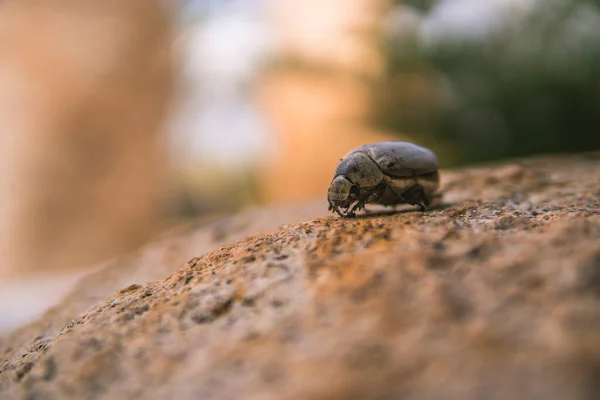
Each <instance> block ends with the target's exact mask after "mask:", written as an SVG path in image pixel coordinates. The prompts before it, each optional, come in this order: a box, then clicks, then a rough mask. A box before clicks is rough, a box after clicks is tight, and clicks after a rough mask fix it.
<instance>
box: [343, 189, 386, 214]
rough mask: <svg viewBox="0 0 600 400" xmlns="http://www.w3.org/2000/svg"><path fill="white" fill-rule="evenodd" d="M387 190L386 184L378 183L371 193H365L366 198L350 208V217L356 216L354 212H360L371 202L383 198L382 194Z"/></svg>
mask: <svg viewBox="0 0 600 400" xmlns="http://www.w3.org/2000/svg"><path fill="white" fill-rule="evenodd" d="M386 188H387V183H385V182H384V181H381V183H379V185H377V186H376V187H375V190H373V191H372V192H370V193H369V192H367V193H365V195H367V196H366V198H365V199H360V200H359V201H358V202H357V203H356V204H355V205H354V207H352V210H351V211H350V214H351V215H352V216H354V215H355V214H356V211H360V210H362V209H363V208H364V207H365V205H366V204H368V203H370V202H372V201H377V200H379V198H380V197H381V196H383V193H385V189H386Z"/></svg>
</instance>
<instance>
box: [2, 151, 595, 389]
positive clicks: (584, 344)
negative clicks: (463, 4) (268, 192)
mask: <svg viewBox="0 0 600 400" xmlns="http://www.w3.org/2000/svg"><path fill="white" fill-rule="evenodd" d="M442 180H443V190H444V203H443V204H441V205H440V206H439V207H437V208H434V209H432V210H429V211H427V212H424V213H421V212H417V211H412V210H411V209H407V210H405V211H404V212H399V213H395V214H387V213H381V214H373V215H366V216H361V217H360V218H357V219H339V218H334V217H331V216H327V217H320V218H317V219H312V220H309V221H308V222H302V223H295V224H293V225H289V226H284V227H281V228H280V229H275V230H273V229H272V228H273V227H276V226H277V225H278V224H280V223H284V222H285V223H290V222H292V221H294V220H296V221H302V220H305V218H307V217H308V218H313V216H312V214H323V211H324V210H325V209H326V207H325V206H324V205H322V204H318V205H311V206H307V207H306V208H304V209H302V210H300V211H296V212H294V211H288V212H285V213H283V214H280V215H279V216H278V215H277V214H275V213H269V212H268V210H262V211H257V212H256V213H255V214H253V213H252V212H251V213H247V214H245V215H242V216H238V217H233V218H231V219H226V220H223V221H216V222H207V223H205V224H203V225H202V226H200V227H197V228H191V229H190V230H188V231H187V232H180V233H178V234H177V235H172V236H171V237H168V238H165V239H164V240H163V241H162V242H159V243H156V244H154V245H152V246H149V247H148V248H146V249H145V250H144V251H142V252H141V253H139V254H137V255H133V256H131V257H130V258H129V259H121V260H117V261H115V262H113V263H112V264H110V265H107V266H106V267H105V268H104V269H103V270H101V271H100V272H98V273H96V274H94V275H93V276H90V277H88V278H87V279H86V280H84V281H82V282H81V284H80V287H79V289H78V290H76V291H75V292H73V293H72V294H71V296H70V297H69V298H67V299H66V300H65V302H64V303H63V304H62V305H61V306H60V307H57V308H55V309H54V310H52V311H50V312H49V313H47V314H46V315H45V316H44V317H43V318H42V319H40V320H39V321H37V322H35V323H33V324H31V325H29V326H27V327H23V328H21V329H19V330H17V331H15V332H12V333H9V334H7V335H5V336H4V337H1V338H0V398H11V399H12V398H14V399H25V398H27V399H65V398H88V399H128V398H144V399H164V398H177V399H197V398H202V399H238V398H243V399H306V398H311V399H354V398H360V399H438V398H444V399H480V398H485V399H507V398H513V399H529V398H545V399H567V398H568V399H582V400H584V399H595V398H598V395H599V393H600V383H599V382H600V154H587V155H583V156H572V157H571V156H563V157H554V158H540V159H531V160H524V161H518V162H513V163H511V164H504V165H493V166H486V167H479V168H471V169H465V170H460V171H445V172H444V174H443V178H442ZM321 207H323V208H321ZM321 210H323V211H321ZM240 221H246V222H245V224H246V227H244V223H241V222H240ZM236 224H237V225H236ZM269 229H271V231H270V232H269V233H266V234H258V233H259V232H261V231H265V230H269ZM248 234H250V235H254V236H252V237H250V238H247V239H243V237H244V236H245V235H248ZM235 240H238V241H235ZM234 241H235V242H234ZM220 243H230V244H226V245H224V246H222V247H218V245H219V244H220ZM211 246H214V247H211ZM217 247H218V248H217ZM211 249H212V251H210V252H208V253H206V254H203V253H205V252H206V251H209V250H211ZM190 253H193V255H196V256H197V257H194V258H192V259H191V260H190V261H189V262H188V263H187V264H186V265H185V266H183V267H182V268H180V269H178V270H175V269H176V268H177V266H179V265H180V262H181V261H182V257H184V256H186V255H189V254H190ZM172 271H174V272H172ZM163 277H164V279H160V278H163ZM152 279H160V280H156V281H152V282H149V283H144V282H147V281H148V280H152ZM134 283H135V284H134ZM127 285H129V286H127ZM119 289H120V291H119ZM111 293H112V294H111ZM84 309H85V311H84Z"/></svg>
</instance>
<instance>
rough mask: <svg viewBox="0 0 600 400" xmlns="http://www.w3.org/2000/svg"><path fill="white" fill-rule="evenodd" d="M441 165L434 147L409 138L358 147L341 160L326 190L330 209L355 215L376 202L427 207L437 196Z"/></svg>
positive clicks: (347, 215) (341, 214)
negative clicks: (366, 205)
mask: <svg viewBox="0 0 600 400" xmlns="http://www.w3.org/2000/svg"><path fill="white" fill-rule="evenodd" d="M438 168H439V161H438V158H437V157H436V155H435V154H434V153H433V152H432V151H431V150H429V149H426V148H424V147H421V146H418V145H416V144H413V143H410V142H402V141H389V142H379V143H371V144H365V145H363V146H360V147H357V148H356V149H354V150H352V151H350V152H349V153H348V154H346V155H345V156H344V157H343V158H342V159H341V160H340V163H339V164H338V167H337V169H336V171H335V176H334V178H333V180H332V181H331V185H330V186H329V191H328V193H327V200H328V202H329V210H330V211H333V212H335V213H337V214H338V215H339V216H340V217H354V216H356V211H359V210H361V209H363V208H364V207H365V204H368V203H375V204H381V205H384V206H394V207H395V206H396V205H398V204H411V205H418V206H419V207H420V209H421V211H425V209H426V208H427V207H428V206H429V205H430V204H431V202H432V200H433V199H434V198H435V197H437V195H436V192H437V190H438V188H439V183H440V175H439V172H438ZM340 209H345V210H344V211H340Z"/></svg>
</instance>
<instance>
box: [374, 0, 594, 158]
mask: <svg viewBox="0 0 600 400" xmlns="http://www.w3.org/2000/svg"><path fill="white" fill-rule="evenodd" d="M401 3H402V4H403V6H405V7H406V6H407V3H412V6H411V9H412V10H413V12H416V13H417V14H418V13H421V16H422V17H426V16H427V13H429V12H431V9H432V6H433V5H434V4H435V1H413V2H410V1H403V2H401ZM537 5H538V6H537V7H536V8H535V9H534V10H533V11H532V12H528V13H527V14H524V15H519V16H516V17H515V18H514V19H508V21H507V22H506V23H505V24H503V25H502V26H501V27H500V28H499V29H497V30H495V31H494V32H493V34H490V35H487V36H485V37H484V38H477V39H472V38H471V39H466V40H465V39H463V40H459V39H457V38H453V37H448V38H444V39H442V40H437V41H435V42H434V43H425V41H424V39H423V36H422V35H420V34H419V32H418V29H417V30H416V33H414V34H408V35H407V34H403V35H396V36H392V37H387V39H386V41H385V47H384V49H385V50H384V51H385V55H386V59H387V63H388V68H387V75H386V77H385V78H384V79H383V81H382V82H379V83H378V85H376V87H375V108H374V115H375V119H376V123H377V124H378V125H380V126H382V127H384V128H387V129H392V130H395V131H398V132H403V133H408V134H410V135H413V136H415V137H417V138H419V139H420V140H422V141H423V142H424V143H433V147H434V148H438V149H439V148H442V149H443V148H446V149H451V152H452V156H451V157H448V160H450V162H449V163H454V164H460V163H465V162H473V161H483V160H490V159H496V158H504V157H515V156H525V155H531V154H536V153H550V152H577V151H586V150H591V149H599V148H600V4H599V1H598V0H545V1H538V2H537ZM409 6H410V5H409Z"/></svg>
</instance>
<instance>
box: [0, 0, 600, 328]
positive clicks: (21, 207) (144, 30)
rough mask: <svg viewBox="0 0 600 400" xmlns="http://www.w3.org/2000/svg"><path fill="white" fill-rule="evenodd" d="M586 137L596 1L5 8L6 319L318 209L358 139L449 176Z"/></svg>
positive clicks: (247, 1) (2, 302) (42, 4)
mask: <svg viewBox="0 0 600 400" xmlns="http://www.w3.org/2000/svg"><path fill="white" fill-rule="evenodd" d="M599 127H600V1H598V0H486V1H482V0H437V1H436V0H404V1H397V0H354V1H352V2H348V1H346V0H328V1H321V0H319V1H317V0H179V1H177V0H129V1H121V0H104V1H95V2H89V1H88V2H81V1H79V0H28V1H21V0H4V1H2V2H1V3H0V154H1V156H0V192H1V195H0V254H2V255H3V260H2V263H1V264H0V323H1V322H2V319H3V318H4V320H5V321H6V319H7V318H8V317H7V315H9V314H10V315H12V314H11V313H10V307H11V305H10V304H11V302H12V300H10V299H13V298H14V296H16V294H15V293H21V294H22V297H23V296H25V297H27V296H28V295H23V293H33V292H35V293H37V294H40V293H46V292H48V293H50V294H49V296H50V297H51V296H54V295H56V293H59V292H60V291H61V290H62V289H61V288H62V287H63V286H64V287H67V286H68V284H69V282H71V281H72V280H74V279H76V277H77V276H78V274H79V273H83V272H82V271H85V268H83V266H86V265H92V264H94V263H96V262H98V261H100V260H104V259H106V258H108V257H112V256H114V255H116V254H120V253H123V252H126V251H129V250H131V249H134V248H136V247H137V246H139V245H140V244H142V243H144V242H146V241H148V240H149V239H150V238H152V237H154V235H156V234H157V233H158V232H160V231H162V230H164V229H165V228H166V227H169V226H172V225H174V224H177V223H179V222H181V221H185V220H189V219H190V218H199V217H202V216H204V215H215V214H226V213H231V212H234V211H236V210H240V209H243V208H247V207H251V206H257V205H262V204H273V203H286V204H290V203H297V202H305V201H309V200H322V201H323V202H324V199H325V196H326V191H327V187H328V185H329V182H330V180H331V178H332V174H333V171H334V169H335V166H336V164H337V162H338V160H339V158H340V157H342V156H343V155H344V154H345V153H346V152H347V151H348V150H350V149H352V148H353V147H356V146H358V145H361V144H364V143H366V142H373V141H381V140H389V139H396V140H410V141H414V142H417V143H420V144H422V145H425V146H427V147H430V148H432V149H433V150H434V151H435V152H436V153H437V154H438V155H439V157H440V159H441V161H442V164H443V166H444V167H453V166H458V165H462V164H467V163H471V162H481V161H488V160H494V159H500V158H507V157H517V156H527V155H532V154H537V153H552V152H576V151H585V150H592V149H597V148H600V133H599V132H598V129H599ZM324 207H326V206H324ZM325 211H326V208H324V212H325ZM57 274H64V276H68V277H70V278H69V279H66V278H65V279H60V280H59V281H57V282H54V281H52V282H54V283H52V284H51V285H50V286H49V285H48V284H47V283H48V282H50V281H49V279H51V278H52V279H54V277H56V276H57ZM19 282H21V283H19ZM22 282H25V283H22ZM39 282H42V284H41V286H39V285H38V284H37V283H39ZM24 288H27V290H28V291H24ZM3 296H4V297H3ZM11 296H12V297H11ZM27 298H28V299H29V301H30V302H37V300H36V299H35V298H31V297H27ZM24 301H25V300H24ZM38 306H40V305H39V304H38ZM3 307H4V308H3ZM13 314H14V313H13ZM0 325H1V324H0ZM0 328H1V327H0Z"/></svg>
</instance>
